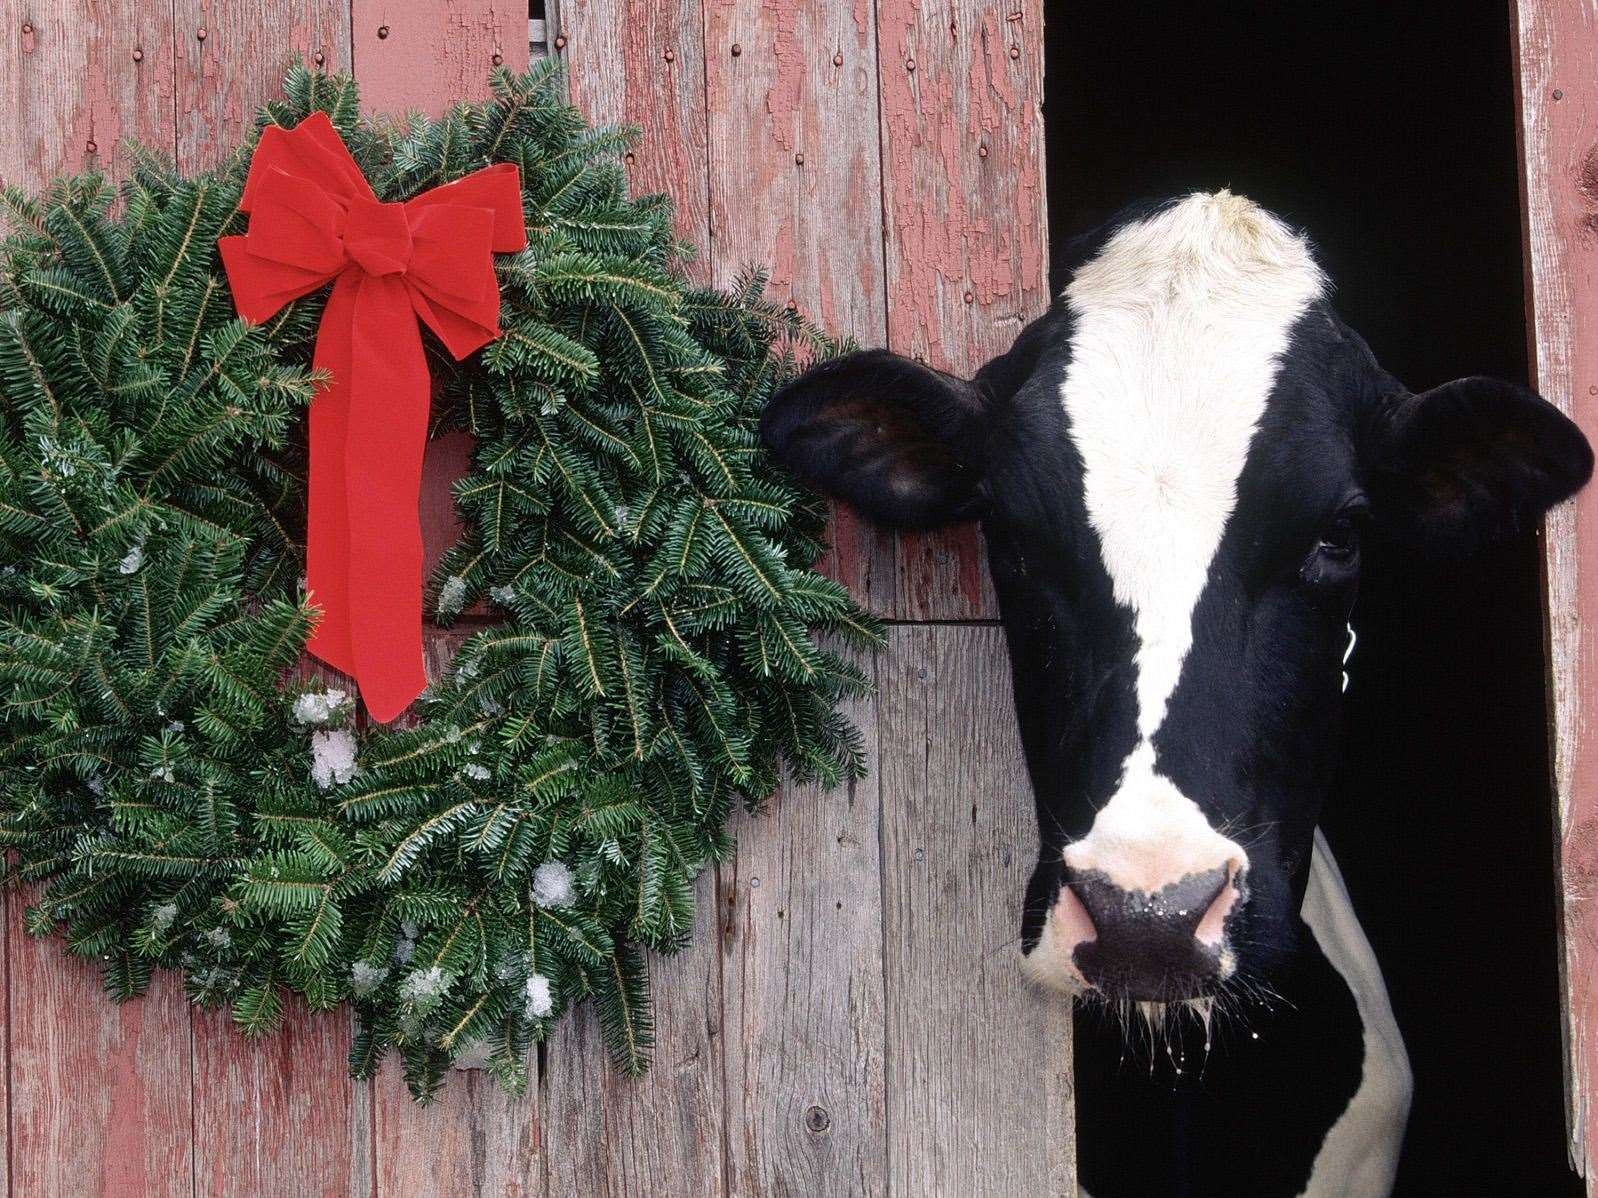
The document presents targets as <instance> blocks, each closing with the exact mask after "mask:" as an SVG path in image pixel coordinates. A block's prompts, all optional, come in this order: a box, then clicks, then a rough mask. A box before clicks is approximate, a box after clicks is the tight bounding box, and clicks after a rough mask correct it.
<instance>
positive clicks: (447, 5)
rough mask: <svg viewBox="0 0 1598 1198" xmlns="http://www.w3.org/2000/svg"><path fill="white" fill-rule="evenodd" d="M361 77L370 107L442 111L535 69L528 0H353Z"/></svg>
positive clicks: (357, 66)
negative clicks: (498, 72)
mask: <svg viewBox="0 0 1598 1198" xmlns="http://www.w3.org/2000/svg"><path fill="white" fill-rule="evenodd" d="M350 13H351V20H350V28H351V39H352V43H353V47H354V49H353V54H354V62H355V77H356V79H357V80H358V81H359V82H360V85H361V102H362V105H363V107H364V108H365V109H366V110H367V111H368V112H386V113H392V114H394V115H402V114H404V113H406V112H410V111H420V112H425V113H427V114H428V115H429V116H437V115H439V114H440V113H441V112H443V111H444V109H446V108H448V107H449V106H450V105H451V104H453V103H455V102H456V101H458V100H475V99H479V98H481V97H482V96H485V95H487V94H488V73H489V71H491V70H492V69H493V68H494V67H495V66H498V65H501V64H502V65H504V66H507V67H509V68H510V69H511V70H513V71H524V70H526V69H527V61H528V42H527V7H526V5H525V4H521V3H516V2H513V0H353V2H352V3H351V5H350Z"/></svg>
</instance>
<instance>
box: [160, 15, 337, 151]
mask: <svg viewBox="0 0 1598 1198" xmlns="http://www.w3.org/2000/svg"><path fill="white" fill-rule="evenodd" d="M173 9H174V13H175V17H176V22H175V24H176V47H177V103H176V104H175V105H174V108H173V115H174V116H175V118H176V121H177V147H178V150H177V160H178V165H179V166H180V167H182V168H183V169H184V170H185V171H191V172H192V171H198V170H204V169H205V168H207V167H212V166H215V165H217V164H218V163H219V162H221V161H222V160H223V159H224V158H226V157H227V155H228V154H229V153H231V152H232V151H233V150H234V148H236V147H237V146H238V145H239V143H240V142H242V141H243V140H244V138H245V137H246V136H247V135H248V134H249V132H250V130H251V129H252V128H254V126H255V114H256V113H257V112H258V111H259V110H260V107H261V105H262V104H264V103H265V102H266V101H267V100H270V99H274V98H275V97H276V96H277V95H278V94H279V93H280V91H281V90H282V83H283V74H284V72H285V71H286V70H287V69H288V68H289V66H290V65H291V64H292V63H293V62H295V61H296V60H299V61H302V62H304V63H305V64H306V65H307V66H311V67H317V68H321V69H323V70H327V71H347V70H349V65H350V16H349V5H348V3H342V4H336V5H335V4H327V3H323V2H321V0H270V2H269V3H262V4H218V3H215V2H214V0H176V3H175V4H174V6H173Z"/></svg>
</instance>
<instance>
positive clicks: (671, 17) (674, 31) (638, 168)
mask: <svg viewBox="0 0 1598 1198" xmlns="http://www.w3.org/2000/svg"><path fill="white" fill-rule="evenodd" d="M557 36H559V37H560V38H561V39H562V44H561V48H560V50H559V51H558V52H559V53H560V55H561V56H562V58H563V59H564V60H565V62H566V70H567V77H568V80H569V83H570V87H571V94H572V103H573V104H575V105H576V106H577V107H578V108H580V109H581V110H582V111H583V112H584V113H585V114H586V115H587V117H588V119H589V120H590V121H592V122H593V123H595V124H599V125H609V124H626V125H633V126H635V127H637V128H638V129H639V131H640V136H639V139H638V144H637V145H635V146H634V147H633V149H632V151H631V152H630V153H629V154H628V155H627V175H628V178H629V180H630V181H631V183H632V189H633V194H634V195H642V194H645V193H648V192H664V193H665V194H666V195H669V196H671V197H672V199H673V200H674V201H675V203H676V206H677V232H678V234H679V235H680V236H681V237H682V239H683V240H684V241H686V242H688V243H689V244H691V245H693V246H694V247H696V248H697V249H698V250H699V251H700V254H699V257H698V258H697V259H695V260H694V261H693V262H692V263H690V264H689V266H688V274H689V276H690V277H691V278H693V279H695V280H696V281H698V282H705V281H707V280H708V279H709V277H710V256H709V255H710V221H709V216H708V212H709V203H710V200H709V194H708V190H707V181H706V180H707V176H706V164H705V136H706V133H705V58H704V55H705V39H704V23H703V21H702V20H701V15H700V5H699V0H650V2H649V3H646V4H616V3H615V2H614V0H563V2H562V3H561V6H560V23H559V30H558V34H557Z"/></svg>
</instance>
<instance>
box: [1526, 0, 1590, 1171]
mask: <svg viewBox="0 0 1598 1198" xmlns="http://www.w3.org/2000/svg"><path fill="white" fill-rule="evenodd" d="M1516 10H1517V22H1516V25H1517V29H1516V32H1517V45H1516V47H1515V49H1516V60H1517V68H1518V78H1519V88H1520V105H1521V112H1520V117H1521V119H1520V140H1521V150H1522V154H1521V161H1522V172H1523V176H1522V177H1523V183H1524V195H1525V228H1526V258H1527V264H1528V271H1527V275H1528V285H1529V294H1528V297H1527V304H1528V310H1529V314H1530V320H1529V322H1528V323H1529V325H1530V329H1531V334H1532V339H1533V347H1532V348H1533V358H1534V361H1535V362H1536V384H1537V389H1538V390H1539V391H1541V392H1542V394H1543V395H1545V396H1547V397H1548V398H1549V399H1550V400H1552V401H1553V402H1554V403H1556V404H1558V405H1559V406H1560V407H1561V408H1562V409H1563V410H1564V411H1565V412H1567V413H1569V414H1570V415H1571V416H1573V417H1574V418H1575V419H1576V421H1577V423H1579V424H1580V425H1581V426H1582V428H1583V429H1584V430H1585V431H1586V433H1587V435H1588V437H1590V438H1593V439H1595V440H1598V255H1595V251H1594V241H1593V232H1594V230H1595V229H1598V27H1595V26H1594V25H1593V23H1592V21H1591V15H1590V13H1589V12H1587V11H1586V10H1585V9H1584V8H1582V7H1579V6H1576V5H1571V4H1563V3H1559V2H1558V0H1519V3H1518V4H1517V6H1516ZM1543 558H1544V571H1543V573H1544V579H1545V586H1546V602H1547V612H1548V635H1549V653H1550V662H1551V675H1550V680H1549V681H1550V692H1551V698H1552V706H1553V717H1554V727H1553V740H1552V746H1553V763H1554V786H1555V795H1556V801H1557V803H1558V816H1559V835H1560V861H1561V900H1562V911H1563V942H1564V960H1563V974H1564V981H1565V987H1566V991H1565V993H1566V998H1567V1007H1566V1011H1565V1019H1566V1022H1565V1035H1566V1047H1567V1059H1566V1084H1567V1093H1568V1098H1569V1110H1568V1131H1569V1142H1568V1147H1569V1150H1570V1159H1571V1162H1572V1164H1573V1165H1574V1166H1575V1167H1576V1169H1577V1170H1578V1171H1579V1172H1580V1173H1581V1174H1582V1175H1583V1176H1584V1177H1586V1178H1587V1188H1588V1193H1590V1194H1598V1170H1595V1169H1594V1160H1595V1153H1598V903H1595V902H1594V898H1595V896H1598V653H1595V652H1594V651H1593V642H1592V640H1591V636H1590V634H1589V636H1588V638H1587V639H1586V640H1584V639H1583V636H1582V629H1583V628H1584V627H1585V628H1587V629H1593V628H1598V568H1595V566H1598V488H1591V487H1589V488H1588V489H1587V490H1586V491H1584V492H1583V493H1582V494H1581V495H1579V496H1577V497H1576V499H1575V500H1574V501H1573V502H1571V503H1567V504H1564V505H1563V506H1561V507H1560V508H1558V509H1556V510H1555V511H1553V512H1550V513H1549V515H1548V520H1547V524H1546V526H1545V529H1544V536H1543Z"/></svg>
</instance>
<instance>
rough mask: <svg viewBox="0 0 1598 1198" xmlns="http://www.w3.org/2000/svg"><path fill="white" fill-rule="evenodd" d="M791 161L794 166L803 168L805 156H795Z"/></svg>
mask: <svg viewBox="0 0 1598 1198" xmlns="http://www.w3.org/2000/svg"><path fill="white" fill-rule="evenodd" d="M793 160H794V165H796V166H803V165H804V164H805V156H804V155H803V154H795V155H794V156H793Z"/></svg>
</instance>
